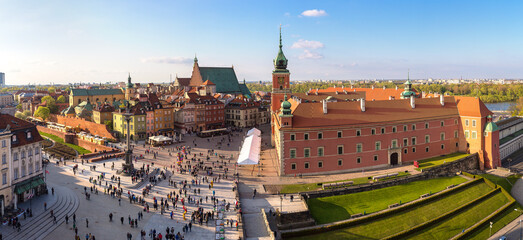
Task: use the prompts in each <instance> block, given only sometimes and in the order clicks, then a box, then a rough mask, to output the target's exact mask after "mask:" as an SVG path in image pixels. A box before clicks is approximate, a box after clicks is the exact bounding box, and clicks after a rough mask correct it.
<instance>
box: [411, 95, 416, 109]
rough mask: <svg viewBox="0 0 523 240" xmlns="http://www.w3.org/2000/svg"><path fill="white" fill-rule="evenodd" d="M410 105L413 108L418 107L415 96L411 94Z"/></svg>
mask: <svg viewBox="0 0 523 240" xmlns="http://www.w3.org/2000/svg"><path fill="white" fill-rule="evenodd" d="M410 106H411V107H412V109H414V108H416V103H415V102H414V96H412V95H410Z"/></svg>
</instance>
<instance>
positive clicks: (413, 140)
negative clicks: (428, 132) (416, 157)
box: [411, 137, 416, 145]
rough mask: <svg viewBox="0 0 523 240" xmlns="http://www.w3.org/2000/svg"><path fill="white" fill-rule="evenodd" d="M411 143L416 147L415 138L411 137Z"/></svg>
mask: <svg viewBox="0 0 523 240" xmlns="http://www.w3.org/2000/svg"><path fill="white" fill-rule="evenodd" d="M411 142H412V145H416V137H413V138H412V139H411Z"/></svg>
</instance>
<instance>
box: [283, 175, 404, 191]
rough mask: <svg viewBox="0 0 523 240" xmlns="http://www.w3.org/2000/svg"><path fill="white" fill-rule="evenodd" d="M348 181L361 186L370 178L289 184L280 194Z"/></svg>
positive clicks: (317, 188) (319, 188) (315, 188)
mask: <svg viewBox="0 0 523 240" xmlns="http://www.w3.org/2000/svg"><path fill="white" fill-rule="evenodd" d="M407 175H410V173H406V172H399V173H398V176H396V177H390V178H383V179H380V180H379V181H385V180H391V179H395V178H399V177H404V176H407ZM371 179H372V178H371ZM347 181H353V182H354V185H359V184H366V183H369V181H370V180H369V178H368V177H361V178H353V179H346V180H339V181H330V182H320V183H304V184H287V185H281V187H282V189H281V191H280V192H281V193H284V194H290V193H299V192H307V191H315V190H321V184H322V183H334V182H347Z"/></svg>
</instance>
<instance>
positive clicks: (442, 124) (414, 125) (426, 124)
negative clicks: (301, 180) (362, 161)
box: [290, 120, 476, 141]
mask: <svg viewBox="0 0 523 240" xmlns="http://www.w3.org/2000/svg"><path fill="white" fill-rule="evenodd" d="M455 121H456V122H457V120H455ZM475 121H476V120H474V122H475ZM474 125H475V123H474ZM443 126H444V121H441V127H443ZM425 128H429V123H425ZM407 129H408V127H407V125H404V126H403V131H404V132H406V131H407ZM412 130H413V131H414V130H416V124H412ZM385 131H386V130H385V128H381V129H380V132H381V134H385ZM392 132H393V133H396V132H397V129H396V127H392ZM376 134H377V133H376V128H372V129H371V135H376ZM337 135H338V138H342V137H343V132H342V131H338V132H337ZM290 136H291V141H294V140H297V139H296V134H291V135H290ZM356 136H361V129H358V130H356ZM317 137H318V139H323V133H322V132H319V133H318V135H317ZM456 137H457V134H456ZM309 139H310V138H309V133H304V134H303V140H309Z"/></svg>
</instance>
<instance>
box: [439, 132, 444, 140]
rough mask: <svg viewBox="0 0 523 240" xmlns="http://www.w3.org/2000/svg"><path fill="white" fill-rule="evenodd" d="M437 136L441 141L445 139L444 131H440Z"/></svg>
mask: <svg viewBox="0 0 523 240" xmlns="http://www.w3.org/2000/svg"><path fill="white" fill-rule="evenodd" d="M439 138H440V140H441V141H443V140H445V133H444V132H442V133H440V134H439Z"/></svg>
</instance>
